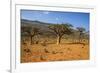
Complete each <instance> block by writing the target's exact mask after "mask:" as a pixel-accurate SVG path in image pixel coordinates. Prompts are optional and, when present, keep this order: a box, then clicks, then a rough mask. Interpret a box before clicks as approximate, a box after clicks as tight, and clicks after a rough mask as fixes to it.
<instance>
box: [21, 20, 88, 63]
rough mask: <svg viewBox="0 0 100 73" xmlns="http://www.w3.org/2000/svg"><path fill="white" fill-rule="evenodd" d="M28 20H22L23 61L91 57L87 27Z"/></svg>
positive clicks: (83, 58)
mask: <svg viewBox="0 0 100 73" xmlns="http://www.w3.org/2000/svg"><path fill="white" fill-rule="evenodd" d="M27 22H28V20H27V21H26V22H25V20H24V21H23V22H21V63H26V62H44V61H46V62H47V61H66V60H85V59H89V43H88V41H89V34H88V33H86V30H85V28H83V27H78V28H76V29H75V27H73V26H72V25H70V24H49V23H43V22H39V21H37V22H33V21H32V22H31V21H30V23H29V22H28V23H27ZM34 23H35V24H34ZM27 24H28V25H27ZM73 31H74V32H73ZM74 40H75V41H79V42H78V43H73V41H74ZM82 40H83V41H82ZM29 43H30V44H29Z"/></svg>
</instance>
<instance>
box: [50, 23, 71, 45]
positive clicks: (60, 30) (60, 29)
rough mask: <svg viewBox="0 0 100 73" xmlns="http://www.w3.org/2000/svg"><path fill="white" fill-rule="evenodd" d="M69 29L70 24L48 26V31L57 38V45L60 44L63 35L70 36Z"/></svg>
mask: <svg viewBox="0 0 100 73" xmlns="http://www.w3.org/2000/svg"><path fill="white" fill-rule="evenodd" d="M71 27H72V25H70V24H52V25H50V26H49V29H51V30H52V31H53V33H55V35H56V36H57V44H60V42H61V38H62V36H63V35H64V34H71Z"/></svg>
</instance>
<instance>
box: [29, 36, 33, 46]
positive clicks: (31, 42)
mask: <svg viewBox="0 0 100 73" xmlns="http://www.w3.org/2000/svg"><path fill="white" fill-rule="evenodd" d="M32 38H33V37H32V36H31V37H30V42H31V45H32V43H33V40H32Z"/></svg>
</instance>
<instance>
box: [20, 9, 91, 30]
mask: <svg viewBox="0 0 100 73" xmlns="http://www.w3.org/2000/svg"><path fill="white" fill-rule="evenodd" d="M89 17H90V14H89V13H83V12H62V11H42V10H21V19H27V20H33V21H35V20H36V21H41V22H46V23H54V24H61V23H70V24H72V25H73V26H74V27H75V28H76V27H84V28H85V29H86V30H87V31H88V30H89V19H90V18H89Z"/></svg>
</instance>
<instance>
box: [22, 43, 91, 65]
mask: <svg viewBox="0 0 100 73" xmlns="http://www.w3.org/2000/svg"><path fill="white" fill-rule="evenodd" d="M88 59H89V45H88V44H60V45H56V44H46V45H42V44H33V45H21V63H28V62H49V61H72V60H88Z"/></svg>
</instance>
